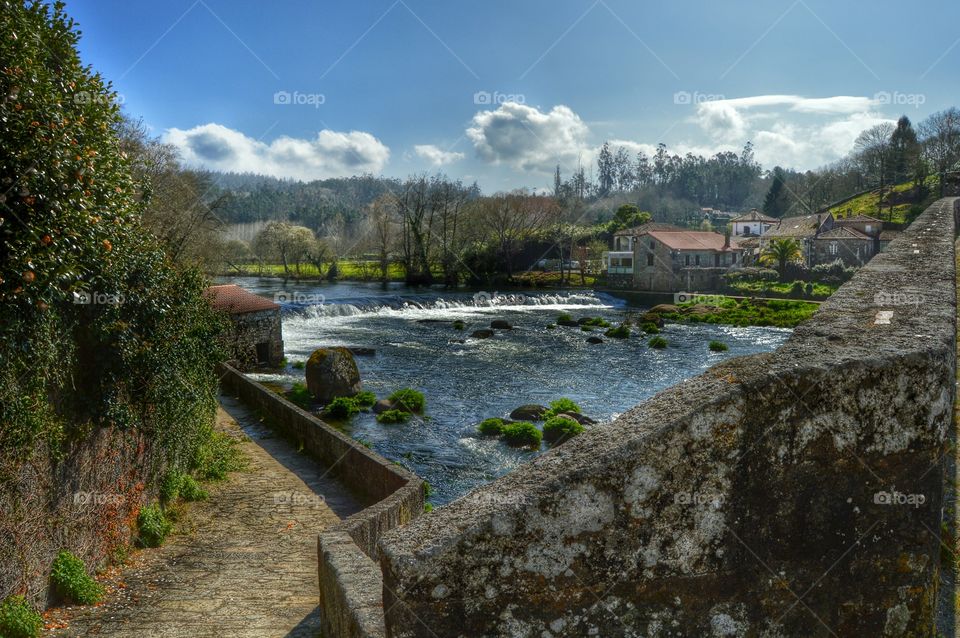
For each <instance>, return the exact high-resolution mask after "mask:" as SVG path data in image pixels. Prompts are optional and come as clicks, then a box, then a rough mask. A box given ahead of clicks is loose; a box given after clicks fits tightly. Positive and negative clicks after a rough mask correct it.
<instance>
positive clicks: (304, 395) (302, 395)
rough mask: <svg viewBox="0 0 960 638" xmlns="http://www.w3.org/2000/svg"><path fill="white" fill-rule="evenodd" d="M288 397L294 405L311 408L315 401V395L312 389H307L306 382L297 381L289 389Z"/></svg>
mask: <svg viewBox="0 0 960 638" xmlns="http://www.w3.org/2000/svg"><path fill="white" fill-rule="evenodd" d="M287 398H288V399H290V402H291V403H293V404H294V405H298V406H300V407H301V408H309V407H310V405H311V404H312V403H313V395H312V394H310V390H308V389H307V386H306V384H305V383H301V382H299V381H297V382H296V383H294V384H293V387H292V388H290V389H289V390H287Z"/></svg>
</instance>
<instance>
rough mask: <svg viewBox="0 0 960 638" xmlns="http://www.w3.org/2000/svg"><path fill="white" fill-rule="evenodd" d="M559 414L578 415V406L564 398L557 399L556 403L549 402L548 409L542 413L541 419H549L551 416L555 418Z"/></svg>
mask: <svg viewBox="0 0 960 638" xmlns="http://www.w3.org/2000/svg"><path fill="white" fill-rule="evenodd" d="M561 412H572V413H574V414H580V406H579V405H577V404H576V403H574V402H573V400H571V399H567V398H566V397H564V398H561V399H557V400H556V401H551V402H550V409H549V410H547V411H546V412H544V414H543V418H545V419H549V418H550V417H552V416H556V415H557V414H560V413H561Z"/></svg>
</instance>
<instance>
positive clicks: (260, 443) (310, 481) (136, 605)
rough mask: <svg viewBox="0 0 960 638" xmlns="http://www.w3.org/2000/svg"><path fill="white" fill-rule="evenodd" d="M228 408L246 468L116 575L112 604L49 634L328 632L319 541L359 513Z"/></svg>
mask: <svg viewBox="0 0 960 638" xmlns="http://www.w3.org/2000/svg"><path fill="white" fill-rule="evenodd" d="M220 403H221V409H220V410H218V414H217V420H218V424H219V426H220V427H221V428H223V429H224V430H225V431H227V432H228V433H230V434H232V435H234V436H237V437H238V438H241V439H243V440H244V443H243V444H242V448H243V451H244V452H245V453H246V455H247V457H248V459H249V467H248V469H247V470H245V471H242V472H238V473H235V474H233V475H231V477H230V479H229V480H227V481H224V482H222V483H214V484H208V485H206V489H207V491H208V492H209V493H210V498H209V500H207V501H204V502H199V503H194V504H191V505H189V506H188V507H187V509H186V513H185V515H184V516H183V517H182V518H181V519H180V520H179V521H178V523H177V526H176V528H175V533H174V534H173V535H171V536H169V537H168V538H167V541H166V543H165V544H164V545H163V547H160V548H158V549H150V550H143V551H139V552H137V553H136V554H135V555H134V556H133V558H132V559H131V561H130V562H129V564H128V565H126V566H125V567H123V568H122V569H119V570H114V571H113V572H111V573H109V574H108V575H107V577H106V579H105V580H106V585H107V588H108V592H109V593H108V596H107V600H106V602H105V603H103V604H101V605H98V606H96V607H78V608H65V609H59V610H54V611H52V612H51V613H49V614H48V616H49V618H48V626H51V625H52V626H54V627H56V628H51V629H50V630H48V631H47V632H45V635H47V636H58V637H59V636H62V637H67V636H70V637H73V636H131V637H136V638H148V637H150V638H152V637H153V636H162V637H177V638H180V637H183V638H188V637H189V638H200V637H203V636H218V637H223V636H231V637H234V636H236V637H247V636H249V637H254V636H256V637H257V638H262V637H265V636H289V637H291V638H292V637H300V636H309V637H310V638H316V637H317V636H318V635H319V627H320V622H319V616H318V611H319V608H318V596H319V593H318V589H317V533H318V532H319V531H320V530H321V529H323V528H324V527H327V526H329V525H332V524H335V523H336V522H337V521H338V520H340V517H345V516H348V515H350V514H352V513H354V512H356V511H358V510H359V509H360V508H361V505H360V504H358V503H357V502H356V501H355V500H354V499H353V498H352V497H351V496H350V494H349V493H348V492H346V490H345V489H344V488H343V487H342V486H340V485H339V484H338V483H337V482H336V481H334V480H331V479H330V478H329V477H325V476H324V475H323V473H324V468H323V467H321V466H320V465H319V464H318V463H317V462H316V461H314V460H313V459H311V458H310V457H308V456H306V455H305V454H302V453H298V452H297V451H296V450H295V449H293V447H292V446H291V445H290V444H288V443H287V442H286V441H285V440H284V439H282V438H280V437H279V436H275V435H274V433H273V432H272V431H271V430H270V429H268V428H266V427H265V426H263V425H262V424H260V422H259V418H258V417H256V416H254V415H253V414H252V413H251V412H249V411H248V410H247V409H246V408H245V407H244V406H242V405H241V404H239V403H238V402H237V401H236V400H234V399H232V398H229V397H221V400H220ZM244 434H245V435H246V436H245V437H244V436H243V435H244Z"/></svg>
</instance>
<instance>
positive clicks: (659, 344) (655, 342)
mask: <svg viewBox="0 0 960 638" xmlns="http://www.w3.org/2000/svg"><path fill="white" fill-rule="evenodd" d="M647 345H649V346H650V347H651V348H657V349H658V350H660V349H663V348H666V347H667V340H666V339H664V338H663V337H654V338H652V339H650V341H648V342H647Z"/></svg>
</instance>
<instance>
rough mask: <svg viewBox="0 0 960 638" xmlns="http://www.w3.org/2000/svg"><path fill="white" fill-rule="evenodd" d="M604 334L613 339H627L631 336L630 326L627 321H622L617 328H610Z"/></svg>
mask: <svg viewBox="0 0 960 638" xmlns="http://www.w3.org/2000/svg"><path fill="white" fill-rule="evenodd" d="M603 334H605V335H607V336H608V337H611V338H613V339H626V338H627V337H629V336H630V326H628V325H627V324H625V323H621V324H620V325H619V326H617V327H616V328H610V329H609V330H607V331H606V332H605V333H603Z"/></svg>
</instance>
